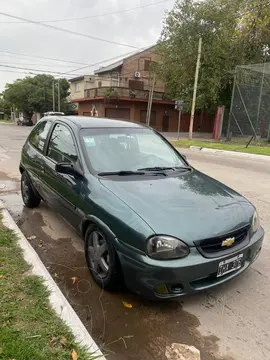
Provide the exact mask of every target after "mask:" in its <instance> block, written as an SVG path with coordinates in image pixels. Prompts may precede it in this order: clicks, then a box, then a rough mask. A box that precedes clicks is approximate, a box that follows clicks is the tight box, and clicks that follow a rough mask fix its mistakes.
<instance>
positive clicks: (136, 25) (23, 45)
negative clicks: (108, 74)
mask: <svg viewBox="0 0 270 360" xmlns="http://www.w3.org/2000/svg"><path fill="white" fill-rule="evenodd" d="M161 1H162V0H128V1H126V0H102V1H101V0H99V1H98V0H8V1H4V0H0V2H1V5H0V12H5V13H9V14H11V15H14V16H18V17H21V18H27V19H31V20H34V21H48V20H49V21H50V20H61V19H67V18H76V17H87V16H89V17H90V16H92V17H93V18H91V19H84V20H72V21H64V22H48V23H46V24H48V25H51V26H56V27H61V28H65V29H68V30H71V31H76V32H80V33H85V34H89V35H92V36H95V37H99V38H104V39H108V40H112V41H114V42H118V43H123V44H128V45H131V46H134V47H136V48H143V47H146V46H148V45H152V44H154V43H155V42H156V40H157V39H158V37H159V34H160V31H161V29H162V21H163V19H164V13H165V11H166V10H168V9H171V8H172V6H173V3H174V0H167V1H164V2H162V3H161ZM153 3H159V4H157V5H153V6H149V7H144V8H141V9H137V10H133V11H127V12H120V13H118V14H114V15H107V16H96V17H94V16H95V15H101V14H105V13H112V12H117V11H122V10H125V9H130V8H134V7H138V6H145V5H148V4H153ZM19 21H20V20H17V19H12V18H10V17H7V16H3V15H0V91H2V90H3V89H4V87H5V84H6V83H10V82H13V81H14V80H16V79H17V78H22V77H24V76H25V75H24V74H23V73H19V71H21V72H23V70H21V69H15V68H11V67H9V68H8V67H3V66H2V65H8V66H14V67H26V68H29V69H32V70H29V71H31V72H35V71H34V70H35V69H41V70H47V71H56V72H68V71H71V74H72V75H69V76H68V75H67V78H71V77H72V76H73V75H74V74H82V73H86V74H90V73H92V72H93V71H94V70H95V69H97V68H98V67H99V65H100V66H101V65H102V66H104V65H106V63H102V61H103V60H105V59H109V58H112V57H116V56H118V55H122V54H127V53H129V52H132V51H134V49H133V48H129V47H125V46H120V45H116V44H110V43H106V42H101V41H96V40H93V39H90V38H85V37H80V36H76V35H73V34H69V33H64V32H60V31H56V30H53V29H51V28H46V27H42V26H39V25H37V24H31V23H21V22H19ZM5 51H9V52H15V53H21V54H26V55H29V56H39V57H50V58H56V59H64V60H66V61H73V62H78V63H84V64H94V63H100V64H99V65H95V66H94V67H89V68H87V69H85V70H83V71H82V70H80V71H77V72H74V69H76V68H79V67H82V66H83V65H80V64H74V63H64V62H56V61H51V60H45V59H38V58H35V57H24V56H20V55H15V54H12V55H11V54H9V55H8V54H7V53H5ZM135 51H136V50H135ZM110 62H113V61H110ZM110 62H109V63H110ZM107 64H108V63H107ZM15 72H18V73H15Z"/></svg>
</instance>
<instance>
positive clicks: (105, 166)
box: [20, 116, 264, 299]
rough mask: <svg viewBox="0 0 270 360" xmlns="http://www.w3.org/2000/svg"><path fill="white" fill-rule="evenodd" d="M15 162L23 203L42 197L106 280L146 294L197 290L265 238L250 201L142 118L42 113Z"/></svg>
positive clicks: (235, 267)
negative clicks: (200, 168)
mask: <svg viewBox="0 0 270 360" xmlns="http://www.w3.org/2000/svg"><path fill="white" fill-rule="evenodd" d="M20 172H21V190H22V198H23V201H24V204H25V205H26V206H27V207H29V208H33V207H37V206H38V205H39V204H40V201H41V200H44V201H46V203H48V204H49V205H50V206H51V207H52V208H53V209H54V210H56V211H57V212H58V213H60V214H61V215H62V217H63V218H64V219H66V220H67V221H68V222H69V223H70V224H71V225H72V226H73V228H74V229H75V230H76V231H77V232H79V233H80V235H81V236H82V238H83V239H84V241H85V257H86V262H87V264H88V267H89V270H90V272H91V274H92V276H93V278H94V280H95V281H96V283H97V284H98V285H99V286H101V287H103V288H104V289H106V290H115V289H117V288H118V287H119V286H120V285H121V283H122V282H123V281H124V282H125V284H126V286H127V287H128V288H129V289H130V290H131V291H133V292H135V293H137V294H141V295H143V296H145V297H147V298H159V299H166V298H173V297H177V296H181V295H186V294H190V293H195V292H197V291H200V290H205V289H209V288H211V287H213V286H216V285H218V284H221V283H224V282H226V281H228V280H230V279H232V278H234V277H236V276H238V275H240V274H241V273H242V272H243V271H245V270H246V269H247V268H248V267H249V266H250V265H251V264H252V263H253V261H255V260H256V258H257V257H258V255H259V253H260V250H261V248H262V243H263V237H264V231H263V229H262V227H261V226H260V223H259V217H258V214H257V212H256V210H255V208H254V206H253V205H252V204H251V203H250V202H249V201H248V200H246V199H245V198H244V197H243V196H241V195H239V194H238V193H237V192H235V191H233V190H232V189H230V188H228V187H227V186H226V185H224V184H222V183H220V182H218V181H216V180H214V179H212V178H210V177H209V176H207V175H205V174H203V173H201V172H200V171H198V170H196V169H194V168H193V167H192V166H191V165H190V164H189V163H188V162H187V160H186V159H185V157H184V156H182V155H181V154H180V153H178V152H177V151H176V150H175V148H174V147H173V146H172V145H171V144H170V143H169V142H168V141H167V140H166V139H165V138H163V137H162V136H161V135H160V134H159V133H157V132H156V131H154V130H152V129H151V128H149V127H147V126H145V125H143V124H137V123H133V122H127V121H120V120H111V119H102V118H90V117H75V116H73V117H66V116H51V117H50V116H48V117H45V118H43V119H41V120H40V121H39V122H38V123H37V124H36V126H35V127H34V129H33V130H32V132H31V134H30V135H29V137H28V139H27V141H26V143H25V145H24V146H23V149H22V157H21V163H20Z"/></svg>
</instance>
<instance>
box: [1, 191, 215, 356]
mask: <svg viewBox="0 0 270 360" xmlns="http://www.w3.org/2000/svg"><path fill="white" fill-rule="evenodd" d="M1 200H2V201H4V202H5V205H6V207H7V208H8V210H9V211H10V213H11V214H12V216H13V218H14V219H15V221H16V222H17V224H18V225H19V227H20V228H21V230H22V232H23V233H24V234H25V236H26V237H27V238H28V241H29V242H30V243H31V245H32V246H33V247H34V249H35V250H36V252H37V253H38V255H39V257H40V259H41V260H42V262H43V263H44V264H45V266H46V267H47V269H48V271H49V272H50V274H51V275H52V277H53V278H54V280H55V281H56V283H57V284H58V286H59V287H60V289H61V291H62V292H63V294H64V295H65V297H66V298H67V299H68V301H69V302H70V304H71V305H72V307H73V308H74V310H75V311H76V313H77V314H78V316H79V317H80V319H81V320H82V322H83V323H84V325H85V327H86V328H87V330H88V331H89V333H90V334H91V335H92V336H93V338H94V339H95V341H96V342H97V343H98V344H99V345H100V346H101V348H102V349H103V351H104V352H105V353H106V354H107V359H108V360H135V359H136V360H145V359H147V360H154V359H158V360H167V358H166V356H165V351H166V346H171V344H172V343H182V344H188V345H193V346H195V347H196V348H198V349H200V351H201V359H202V360H216V359H217V358H216V357H215V356H214V354H216V353H217V351H218V340H219V339H218V338H216V337H213V336H205V337H203V336H202V335H201V334H200V333H199V331H198V330H197V328H198V326H199V325H200V323H199V320H198V319H197V318H196V317H195V316H194V315H192V314H190V313H187V312H185V311H183V309H182V305H181V301H175V300H174V301H173V300H172V301H157V302H151V301H147V300H145V299H143V298H139V297H137V296H136V295H133V294H131V293H129V292H128V290H126V289H123V290H122V291H121V292H118V293H109V292H105V291H103V290H102V289H100V288H99V287H98V286H97V285H96V284H95V283H94V281H93V280H92V277H91V276H90V273H89V271H88V269H87V266H86V262H85V258H84V252H83V241H82V240H81V239H80V238H79V237H78V236H77V234H76V233H74V232H73V230H72V229H71V228H69V226H68V225H67V224H66V223H65V222H64V221H63V220H62V219H61V218H60V217H59V215H57V214H55V213H54V212H53V211H52V210H50V208H49V207H48V206H47V205H46V204H44V203H42V204H41V206H40V207H39V208H38V209H33V210H29V209H26V208H24V207H23V205H22V200H21V196H20V194H19V193H12V194H8V195H4V196H1ZM123 301H126V302H128V303H130V304H132V308H131V309H129V308H126V307H125V306H124V305H123Z"/></svg>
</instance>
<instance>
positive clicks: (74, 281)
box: [71, 276, 78, 284]
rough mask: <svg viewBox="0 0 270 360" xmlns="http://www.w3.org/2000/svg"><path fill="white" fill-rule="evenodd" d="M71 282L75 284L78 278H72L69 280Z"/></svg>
mask: <svg viewBox="0 0 270 360" xmlns="http://www.w3.org/2000/svg"><path fill="white" fill-rule="evenodd" d="M71 280H72V284H75V283H76V282H77V281H78V278H77V277H76V276H74V277H73V278H71Z"/></svg>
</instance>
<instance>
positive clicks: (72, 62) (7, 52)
mask: <svg viewBox="0 0 270 360" xmlns="http://www.w3.org/2000/svg"><path fill="white" fill-rule="evenodd" d="M0 52H1V53H6V54H12V55H20V56H25V57H32V58H37V59H45V60H52V61H60V62H65V63H69V64H77V65H87V64H86V63H81V62H78V61H68V60H62V59H56V58H51V57H45V56H37V55H28V54H22V53H17V52H14V51H6V50H0Z"/></svg>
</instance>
